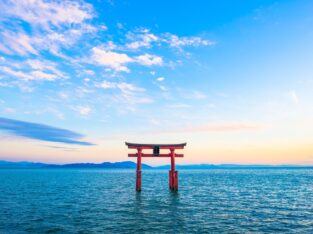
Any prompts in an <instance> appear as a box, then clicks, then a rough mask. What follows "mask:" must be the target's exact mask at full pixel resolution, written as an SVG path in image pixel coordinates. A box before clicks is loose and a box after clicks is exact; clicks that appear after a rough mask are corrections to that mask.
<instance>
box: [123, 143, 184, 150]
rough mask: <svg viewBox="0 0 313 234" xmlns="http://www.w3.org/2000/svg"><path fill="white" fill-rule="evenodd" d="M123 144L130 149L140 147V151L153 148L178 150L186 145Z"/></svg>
mask: <svg viewBox="0 0 313 234" xmlns="http://www.w3.org/2000/svg"><path fill="white" fill-rule="evenodd" d="M125 144H126V145H127V146H128V148H130V149H137V148H138V147H141V148H142V149H153V147H155V146H159V147H160V148H161V147H164V149H169V148H175V149H178V148H177V147H179V149H183V148H184V147H185V146H186V145H187V143H180V144H139V143H129V142H125Z"/></svg>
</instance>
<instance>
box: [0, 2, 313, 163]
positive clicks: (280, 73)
mask: <svg viewBox="0 0 313 234" xmlns="http://www.w3.org/2000/svg"><path fill="white" fill-rule="evenodd" d="M0 12H1V14H0V160H8V161H35V162H47V163H72V162H95V163H100V162H105V161H112V162H114V161H126V160H129V158H128V157H127V154H128V153H129V152H131V151H129V150H128V149H127V147H126V146H125V141H128V142H135V143H160V144H161V143H183V142H187V147H186V148H185V149H184V150H183V153H184V154H185V157H184V158H179V159H177V163H179V164H190V163H213V164H223V163H238V164H275V165H276V164H301V165H313V144H312V140H313V107H312V102H313V92H312V91H313V26H312V25H313V2H312V1H311V0H281V1H279V0H277V1H274V0H254V1H250V0H234V1H233V0H232V1H230V0H219V1H215V0H210V1H200V0H198V1H187V0H186V1H178V0H173V1H166V0H159V1H127V0H93V1H92V0H86V1H72V0H65V1H51V0H0ZM131 160H133V159H131ZM144 163H148V164H151V165H161V164H167V163H169V162H168V159H166V158H165V159H149V160H146V159H145V160H144Z"/></svg>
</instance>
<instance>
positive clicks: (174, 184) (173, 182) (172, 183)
mask: <svg viewBox="0 0 313 234" xmlns="http://www.w3.org/2000/svg"><path fill="white" fill-rule="evenodd" d="M125 144H126V145H127V146H128V148H129V149H137V153H133V154H128V157H137V170H136V191H137V192H140V191H141V159H142V158H148V157H151V158H157V157H170V158H171V170H170V171H169V188H170V189H171V190H173V191H177V190H178V172H177V171H176V169H175V157H184V155H183V154H176V153H175V149H184V147H185V146H186V143H182V144H161V145H157V144H136V143H128V142H125ZM143 149H153V154H144V153H143V152H142V150H143ZM160 149H163V150H164V149H169V150H170V152H169V153H168V154H160Z"/></svg>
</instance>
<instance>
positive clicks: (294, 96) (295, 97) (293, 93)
mask: <svg viewBox="0 0 313 234" xmlns="http://www.w3.org/2000/svg"><path fill="white" fill-rule="evenodd" d="M289 96H290V98H291V100H292V101H293V103H295V104H299V97H298V95H297V93H296V91H295V90H291V91H290V92H289Z"/></svg>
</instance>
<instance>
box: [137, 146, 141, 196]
mask: <svg viewBox="0 0 313 234" xmlns="http://www.w3.org/2000/svg"><path fill="white" fill-rule="evenodd" d="M141 151H142V149H141V148H137V155H138V157H137V171H136V191H137V192H140V191H141Z"/></svg>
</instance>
